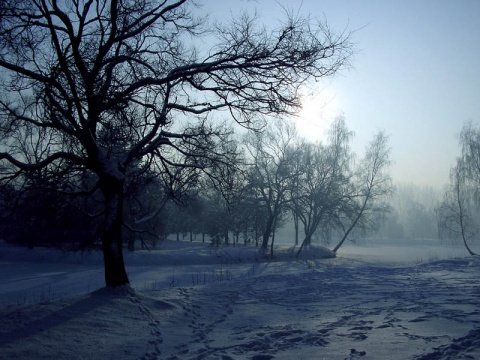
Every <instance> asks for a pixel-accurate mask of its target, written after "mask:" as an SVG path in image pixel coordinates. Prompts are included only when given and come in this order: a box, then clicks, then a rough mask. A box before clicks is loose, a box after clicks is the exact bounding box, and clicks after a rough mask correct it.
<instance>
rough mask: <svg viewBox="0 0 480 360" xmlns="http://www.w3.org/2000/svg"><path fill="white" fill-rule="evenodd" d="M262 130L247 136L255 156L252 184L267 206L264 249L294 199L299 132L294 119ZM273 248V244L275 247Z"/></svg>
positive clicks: (264, 249)
mask: <svg viewBox="0 0 480 360" xmlns="http://www.w3.org/2000/svg"><path fill="white" fill-rule="evenodd" d="M275 125H276V126H272V127H270V128H269V129H268V130H266V131H265V132H263V133H249V134H248V136H247V137H246V140H245V145H246V148H247V150H248V154H249V155H250V157H251V158H252V167H251V172H250V179H249V182H250V186H251V188H252V190H254V193H255V194H257V197H258V199H259V200H260V203H261V204H262V206H264V207H265V210H266V214H267V220H266V224H265V228H264V231H263V240H262V246H261V248H262V250H263V251H265V252H266V251H267V248H268V242H269V239H270V237H271V236H272V235H273V234H274V231H275V228H276V227H277V225H279V224H278V222H279V221H280V219H281V216H282V214H284V213H285V212H286V211H287V206H288V204H289V202H290V201H291V181H292V179H293V178H295V177H296V174H295V173H294V170H295V169H294V167H293V164H294V161H295V157H296V155H295V154H294V153H293V152H292V151H293V144H294V142H295V140H296V136H297V132H296V129H295V126H294V124H293V123H288V122H281V121H280V122H277V123H276V124H275ZM272 251H273V247H272Z"/></svg>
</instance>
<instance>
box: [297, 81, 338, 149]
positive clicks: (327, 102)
mask: <svg viewBox="0 0 480 360" xmlns="http://www.w3.org/2000/svg"><path fill="white" fill-rule="evenodd" d="M340 114H341V108H340V101H339V99H338V96H337V94H336V93H335V92H334V91H333V89H331V88H324V89H322V90H320V91H317V92H316V93H314V94H305V95H303V96H302V109H301V110H300V112H299V113H298V117H297V118H295V124H296V127H297V130H298V133H299V135H300V136H302V137H305V138H306V139H308V140H310V141H318V140H320V141H323V140H325V137H326V131H327V130H328V128H329V127H330V124H331V123H332V121H333V120H334V118H335V117H336V116H338V115H340Z"/></svg>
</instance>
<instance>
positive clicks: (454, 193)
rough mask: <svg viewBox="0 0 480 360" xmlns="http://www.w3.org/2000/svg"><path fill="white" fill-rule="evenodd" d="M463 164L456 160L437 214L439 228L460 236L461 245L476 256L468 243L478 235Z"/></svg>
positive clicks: (470, 190)
mask: <svg viewBox="0 0 480 360" xmlns="http://www.w3.org/2000/svg"><path fill="white" fill-rule="evenodd" d="M462 165H463V162H462V161H461V159H458V160H457V165H456V166H455V167H453V168H452V170H451V173H450V188H449V190H448V191H447V193H446V194H445V199H444V200H443V202H442V203H441V205H440V206H439V208H438V210H437V214H438V217H439V222H440V227H441V228H442V230H447V231H448V232H449V233H450V234H453V236H460V237H461V239H462V242H463V245H464V246H465V248H466V249H467V251H468V253H469V254H470V255H476V254H475V253H474V252H473V251H472V249H471V248H470V246H469V243H470V242H471V240H472V239H473V238H475V237H476V236H477V235H478V234H479V233H480V227H479V226H478V219H475V218H474V215H475V213H476V211H475V208H476V206H475V200H474V196H473V195H474V192H473V191H472V188H469V187H468V182H467V181H466V179H465V169H464V168H462Z"/></svg>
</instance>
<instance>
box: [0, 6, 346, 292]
mask: <svg viewBox="0 0 480 360" xmlns="http://www.w3.org/2000/svg"><path fill="white" fill-rule="evenodd" d="M196 10H197V8H196V5H195V4H194V3H193V2H191V1H187V0H162V1H152V0H71V1H63V0H45V1H37V0H3V1H1V2H0V73H1V76H0V124H1V125H0V171H1V180H2V187H3V188H9V189H13V192H14V193H15V192H16V191H17V190H18V189H21V188H22V187H24V184H25V179H26V178H27V177H28V175H24V173H26V172H28V173H32V174H33V173H36V174H38V175H39V177H38V178H39V179H40V180H39V181H41V184H42V185H41V187H42V189H44V188H49V189H51V190H52V191H56V192H58V193H59V194H63V195H64V196H66V198H65V199H67V198H68V197H70V196H74V194H80V195H81V194H84V195H90V196H89V201H92V204H96V205H95V206H96V207H97V208H98V212H97V213H96V214H95V213H93V214H92V213H88V214H87V216H88V217H94V215H99V214H100V216H101V220H100V222H101V228H102V229H101V231H100V232H101V234H100V237H101V243H102V251H103V258H104V265H105V282H106V285H107V286H118V285H123V284H126V283H128V276H127V273H126V271H125V266H124V261H123V241H122V238H123V237H122V231H123V228H124V221H123V214H124V213H125V210H126V209H125V208H124V204H125V199H126V197H128V196H129V194H128V192H129V189H131V187H130V186H134V184H135V182H136V179H142V181H144V180H143V179H144V177H143V175H146V178H147V179H148V181H151V182H152V183H157V184H159V185H162V186H165V187H166V189H168V190H167V191H166V192H165V193H167V194H175V193H176V192H177V191H178V192H183V190H185V189H184V187H183V184H182V180H185V179H190V177H191V176H193V177H195V176H196V172H191V171H190V170H191V169H198V170H200V172H202V173H203V174H205V175H208V176H211V177H212V178H214V177H215V175H216V173H215V172H216V171H217V172H222V171H223V170H222V168H223V165H226V164H229V163H231V161H232V159H233V158H234V156H233V154H232V153H231V150H234V149H232V148H231V147H230V146H229V143H228V140H227V135H228V133H229V131H230V129H229V128H228V127H226V126H224V125H223V124H222V123H220V122H219V120H220V119H226V120H228V121H230V122H233V123H237V124H240V125H242V126H244V127H247V128H251V129H257V130H258V129H261V128H262V127H263V126H264V125H265V124H266V123H267V122H268V121H269V119H271V118H272V117H284V116H288V115H292V114H295V113H296V112H297V111H298V109H299V107H300V106H301V102H300V96H299V94H300V90H301V88H302V86H303V85H305V84H306V83H308V82H309V81H315V80H320V79H321V78H323V77H328V76H331V75H333V74H335V73H336V72H337V71H338V70H339V69H341V68H343V67H344V66H345V65H347V64H348V61H349V59H350V57H351V55H352V46H351V42H350V35H349V34H348V33H341V34H339V35H336V34H334V33H333V32H332V31H330V29H329V28H328V26H326V24H325V23H322V22H317V21H316V20H315V19H312V18H309V17H302V16H298V15H296V14H295V15H289V14H286V17H285V20H284V21H282V22H279V23H278V26H276V27H275V28H272V29H267V28H265V27H264V26H263V25H261V24H259V22H258V19H257V18H256V17H255V16H250V15H248V14H245V15H242V16H238V17H236V18H235V19H232V20H231V21H230V22H229V23H227V24H221V23H216V24H212V23H210V22H209V21H207V19H205V18H202V17H198V16H196V15H195V14H196ZM208 44H212V45H211V46H209V45H208ZM216 115H217V116H216ZM219 164H220V165H219ZM225 171H229V170H225ZM178 184H180V185H178ZM36 186H37V185H34V187H36ZM31 196H32V197H33V198H34V197H35V195H34V194H33V193H31ZM131 196H132V197H134V196H135V191H132V193H131ZM161 196H163V195H160V197H161ZM147 199H148V196H147ZM25 201H26V200H25ZM66 201H68V199H67V200H66ZM132 204H133V202H132ZM162 204H163V202H160V203H158V202H155V204H154V206H155V207H156V208H155V209H152V210H153V213H157V212H158V211H160V209H161V208H162ZM77 205H78V204H72V206H73V208H74V209H75V208H77ZM140 205H143V204H142V203H140ZM145 208H146V207H143V206H138V207H137V206H136V205H135V206H133V205H132V209H131V210H132V211H133V213H136V215H138V216H135V217H134V220H135V221H134V225H135V224H137V225H138V224H140V223H142V222H144V221H147V220H148V219H150V220H151V218H152V217H151V216H152V215H151V214H147V213H146V210H145ZM89 209H90V207H89ZM144 212H145V213H144ZM90 226H91V225H89V227H90ZM132 230H135V229H134V228H133V227H132Z"/></svg>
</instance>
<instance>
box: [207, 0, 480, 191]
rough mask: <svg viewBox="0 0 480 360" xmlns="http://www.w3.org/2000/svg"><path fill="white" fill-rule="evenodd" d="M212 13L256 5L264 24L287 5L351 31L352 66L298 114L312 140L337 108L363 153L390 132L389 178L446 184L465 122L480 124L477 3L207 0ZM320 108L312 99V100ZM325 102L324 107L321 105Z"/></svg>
mask: <svg viewBox="0 0 480 360" xmlns="http://www.w3.org/2000/svg"><path fill="white" fill-rule="evenodd" d="M205 3H206V4H205V9H206V10H207V9H208V11H210V12H211V18H212V19H213V18H215V17H217V14H218V16H219V17H220V18H224V17H225V16H229V15H230V13H233V14H237V13H238V12H239V11H240V10H241V9H251V10H252V11H253V10H254V9H255V8H256V9H257V11H258V13H259V15H260V16H261V19H262V20H263V21H264V23H265V24H266V25H267V26H268V25H269V23H271V22H272V23H274V20H275V19H279V18H281V16H282V14H283V9H282V7H281V5H280V4H282V5H284V6H285V7H287V8H288V9H295V10H297V9H299V11H300V12H302V13H310V14H311V15H313V16H316V17H319V18H324V17H325V18H326V19H327V21H328V23H329V24H330V26H331V27H332V28H333V29H337V30H339V31H341V30H343V29H344V28H346V27H347V28H348V29H350V30H357V29H358V31H356V32H355V34H354V37H353V40H354V42H355V43H356V46H357V48H358V52H357V53H356V55H355V57H354V58H353V60H352V65H353V68H352V69H350V70H345V71H342V72H341V74H340V75H338V76H336V77H335V78H333V79H330V80H328V81H325V83H323V84H319V89H321V90H322V91H323V92H321V93H320V95H319V97H318V98H317V99H315V101H311V102H310V103H309V104H307V109H306V110H305V111H304V113H302V116H304V118H303V119H301V120H299V121H298V124H299V128H300V131H301V132H302V133H303V134H304V135H308V136H309V137H310V138H311V139H315V138H319V139H321V138H322V136H324V129H325V128H327V127H328V124H329V123H330V122H331V120H332V118H333V117H334V116H335V115H338V114H340V113H343V114H344V115H345V118H346V122H347V125H348V127H349V128H350V129H351V130H353V131H354V132H355V134H356V135H355V140H354V143H353V146H354V149H355V150H356V152H358V153H361V152H362V151H363V148H364V147H365V146H366V144H367V143H368V141H369V140H370V138H371V137H372V135H373V133H374V132H375V131H376V130H378V129H383V130H385V132H386V133H387V134H389V135H390V138H391V142H390V144H391V146H392V160H393V161H394V162H395V164H394V165H393V166H392V169H391V174H392V176H393V178H394V181H395V182H414V183H417V184H419V185H432V186H436V187H438V186H442V185H444V184H446V183H448V174H449V169H450V167H451V166H452V165H453V164H454V161H455V158H456V156H458V154H459V151H460V149H459V146H458V141H457V135H458V133H459V132H460V130H461V128H462V125H463V124H464V122H466V121H469V120H472V121H474V122H479V123H480V1H478V0H402V1H394V0H376V1H375V0H369V1H366V0H365V1H359V0H357V1H354V0H326V1H315V0H303V1H291V0H290V1H285V0H279V1H275V0H258V1H247V0H244V1H241V0H237V1H235V0H221V1H220V0H210V1H208V0H206V1H205ZM317 104H318V105H319V106H316V105H317ZM321 105H323V108H321Z"/></svg>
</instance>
